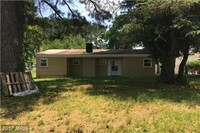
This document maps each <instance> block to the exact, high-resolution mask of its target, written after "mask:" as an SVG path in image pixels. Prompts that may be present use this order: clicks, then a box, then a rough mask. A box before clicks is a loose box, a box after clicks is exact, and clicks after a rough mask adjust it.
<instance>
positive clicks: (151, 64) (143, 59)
mask: <svg viewBox="0 0 200 133" xmlns="http://www.w3.org/2000/svg"><path fill="white" fill-rule="evenodd" d="M145 60H149V61H150V66H145ZM143 67H144V68H152V59H151V58H144V59H143Z"/></svg>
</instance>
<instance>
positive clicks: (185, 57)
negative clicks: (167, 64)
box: [177, 45, 190, 81]
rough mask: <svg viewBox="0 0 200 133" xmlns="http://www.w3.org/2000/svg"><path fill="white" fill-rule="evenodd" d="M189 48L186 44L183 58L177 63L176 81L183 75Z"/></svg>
mask: <svg viewBox="0 0 200 133" xmlns="http://www.w3.org/2000/svg"><path fill="white" fill-rule="evenodd" d="M189 49H190V47H189V45H186V46H185V49H184V51H183V59H182V61H181V64H180V65H179V70H178V75H177V81H180V80H181V79H182V77H183V73H184V68H185V65H186V63H187V60H188V55H189Z"/></svg>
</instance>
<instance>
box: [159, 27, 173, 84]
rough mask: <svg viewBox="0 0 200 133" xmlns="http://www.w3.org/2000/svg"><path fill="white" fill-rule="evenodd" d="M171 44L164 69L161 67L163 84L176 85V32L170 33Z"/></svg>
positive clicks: (163, 63)
mask: <svg viewBox="0 0 200 133" xmlns="http://www.w3.org/2000/svg"><path fill="white" fill-rule="evenodd" d="M170 39H171V40H170V41H171V42H170V43H169V44H168V47H167V48H166V55H165V56H164V57H163V62H162V67H161V75H160V78H161V82H163V83H170V84H172V83H174V82H175V72H174V68H175V59H176V58H175V54H174V52H175V47H176V37H175V35H174V30H173V29H172V30H171V33H170Z"/></svg>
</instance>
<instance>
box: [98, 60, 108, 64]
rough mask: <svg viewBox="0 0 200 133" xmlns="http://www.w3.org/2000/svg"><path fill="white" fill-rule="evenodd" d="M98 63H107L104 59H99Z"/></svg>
mask: <svg viewBox="0 0 200 133" xmlns="http://www.w3.org/2000/svg"><path fill="white" fill-rule="evenodd" d="M99 65H107V61H106V59H100V60H99Z"/></svg>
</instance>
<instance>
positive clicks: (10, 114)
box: [1, 77, 200, 119]
mask: <svg viewBox="0 0 200 133" xmlns="http://www.w3.org/2000/svg"><path fill="white" fill-rule="evenodd" d="M191 81H192V86H178V85H167V86H166V85H161V84H156V78H145V79H144V78H120V77H110V78H61V79H48V80H45V79H41V80H40V79H39V80H37V79H36V84H37V86H38V88H39V90H40V93H38V94H32V95H29V96H25V97H2V99H1V100H2V102H1V108H2V109H3V110H5V112H1V117H3V118H11V119H15V118H16V116H18V115H19V114H21V113H23V112H30V111H33V110H34V109H35V106H37V105H41V104H46V105H48V104H52V103H54V102H56V101H58V100H59V99H60V98H61V97H60V95H61V94H62V93H64V92H69V91H70V92H72V91H77V90H76V88H77V87H76V86H78V85H85V84H90V85H91V86H92V87H91V88H86V89H83V90H81V91H83V93H85V94H87V95H91V96H105V97H108V98H112V99H115V100H123V101H128V100H132V101H134V102H139V103H143V102H153V101H155V100H167V101H171V102H177V103H181V102H184V103H186V104H188V105H191V106H195V105H200V89H199V88H200V83H199V81H200V80H199V78H192V79H191ZM79 91H80V90H79Z"/></svg>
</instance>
